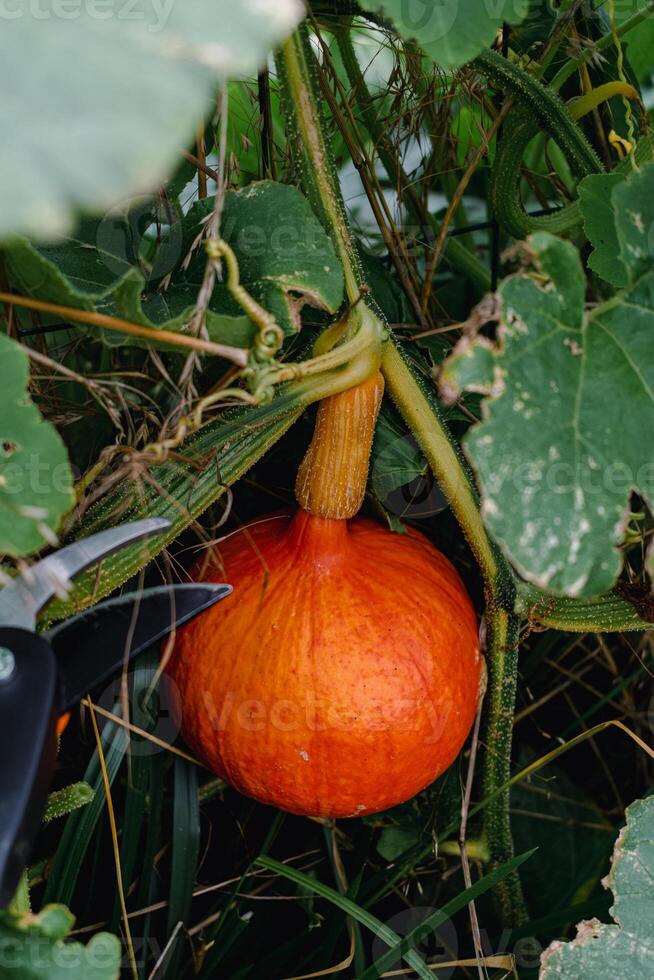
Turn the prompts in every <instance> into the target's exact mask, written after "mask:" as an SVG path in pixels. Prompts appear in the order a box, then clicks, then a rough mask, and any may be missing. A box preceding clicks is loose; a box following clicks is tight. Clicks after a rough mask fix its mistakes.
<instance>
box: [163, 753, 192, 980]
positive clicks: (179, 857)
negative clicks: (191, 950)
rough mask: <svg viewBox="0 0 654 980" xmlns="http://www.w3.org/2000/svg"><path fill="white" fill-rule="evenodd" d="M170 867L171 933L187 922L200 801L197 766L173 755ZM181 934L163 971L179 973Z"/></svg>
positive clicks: (169, 932) (169, 912) (169, 905)
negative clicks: (181, 923) (173, 783)
mask: <svg viewBox="0 0 654 980" xmlns="http://www.w3.org/2000/svg"><path fill="white" fill-rule="evenodd" d="M172 852H173V854H172V868H171V872H170V895H169V898H168V935H169V937H170V936H171V935H172V934H173V932H174V930H175V928H176V927H177V924H178V922H183V923H185V924H186V921H187V919H188V915H189V912H190V911H191V902H192V900H193V886H194V884H195V875H196V870H197V864H198V857H199V854H200V801H199V797H198V767H197V766H196V765H195V764H194V763H192V762H188V761H187V760H186V759H181V758H180V757H179V756H177V757H176V758H175V795H174V802H173V838H172ZM182 948H183V947H182V943H181V942H180V937H179V936H178V937H177V940H176V941H175V942H174V943H173V946H172V948H171V951H170V953H169V957H168V959H167V963H166V971H167V972H168V971H169V972H170V974H171V975H172V976H177V975H179V961H180V956H181V953H182Z"/></svg>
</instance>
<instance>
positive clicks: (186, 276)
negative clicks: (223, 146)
mask: <svg viewBox="0 0 654 980" xmlns="http://www.w3.org/2000/svg"><path fill="white" fill-rule="evenodd" d="M213 205H214V199H213V198H206V199H204V200H202V201H199V202H197V204H196V205H194V207H193V208H191V210H190V212H189V214H188V216H187V217H186V219H185V220H184V221H183V222H182V220H181V219H177V220H173V221H170V223H169V225H168V226H167V231H166V233H165V235H164V236H162V241H161V244H160V245H159V247H158V248H157V249H156V250H155V251H154V253H153V255H152V256H151V257H150V259H149V260H148V261H146V260H145V259H144V258H143V254H142V253H143V251H144V249H145V244H147V243H145V244H144V239H145V236H144V233H143V231H142V230H141V229H142V226H143V225H145V226H146V227H147V226H148V225H150V224H151V223H152V222H153V221H156V220H161V219H162V217H163V216H162V212H161V209H160V208H159V206H158V205H155V204H153V202H152V201H149V200H148V201H145V200H144V201H142V202H140V203H139V204H138V205H137V206H133V207H131V208H129V209H125V210H123V211H117V212H116V213H115V214H114V213H112V214H111V215H108V216H106V217H105V218H103V219H102V220H101V221H94V220H89V219H86V220H85V221H82V222H81V223H80V225H79V227H78V229H77V230H76V233H75V235H73V236H70V237H69V238H66V239H65V240H63V241H61V242H59V243H57V244H56V245H35V244H34V243H32V242H30V241H28V240H27V239H26V238H20V239H17V240H16V241H14V242H13V243H12V245H11V246H10V247H9V248H8V249H7V251H6V259H5V263H6V270H7V275H8V277H9V279H10V282H11V284H12V285H13V287H14V288H15V289H16V290H18V291H19V292H21V293H23V294H25V295H27V296H32V297H34V298H36V299H40V300H46V301H48V302H51V303H56V304H58V305H60V306H72V307H75V308H76V309H83V310H94V309H95V310H97V311H98V312H101V313H105V314H108V315H112V316H117V317H120V318H122V319H125V320H129V321H131V322H132V323H139V324H143V325H144V326H147V327H157V328H159V329H165V330H173V331H180V332H183V331H184V329H185V327H186V326H187V325H188V323H189V321H190V319H191V316H192V314H193V311H194V309H195V303H196V300H197V296H198V292H199V290H200V287H201V284H202V277H203V274H204V266H205V259H206V255H205V252H204V250H203V249H201V248H199V247H198V235H200V234H201V232H202V228H203V220H204V219H205V218H206V217H207V215H208V214H210V213H211V210H212V209H213ZM221 233H222V235H223V236H224V238H225V239H226V241H228V242H229V244H230V245H231V247H232V248H233V250H234V252H235V254H236V258H237V260H238V263H239V269H240V278H241V283H242V285H243V286H245V288H246V289H247V290H248V291H250V292H251V293H252V295H254V296H255V298H256V299H257V300H258V301H259V302H260V303H261V304H262V305H263V306H264V307H266V309H268V310H270V311H271V312H272V313H273V314H274V315H275V316H276V318H277V321H278V322H279V324H280V325H281V326H283V327H284V329H285V330H286V332H287V333H293V332H294V331H295V330H296V329H297V328H298V327H299V324H300V321H299V314H300V310H301V309H302V307H303V306H304V305H305V303H308V304H310V305H311V306H314V307H317V308H319V309H322V310H326V311H328V312H334V311H335V310H336V309H337V308H338V306H339V305H340V302H341V300H342V298H343V272H342V268H341V265H340V263H339V261H338V259H337V257H336V253H335V251H334V246H333V245H332V242H331V239H330V238H329V237H328V235H327V233H326V232H325V231H324V230H323V228H322V226H321V225H320V223H319V222H318V219H317V218H316V217H315V215H314V213H313V211H312V210H311V207H310V206H309V203H308V202H307V200H306V198H305V197H303V195H302V194H301V193H300V191H298V190H297V189H296V188H295V187H289V186H287V185H285V184H278V183H275V182H274V181H270V180H266V181H261V182H259V183H256V184H252V185H250V186H249V187H248V188H247V189H245V190H241V191H230V192H229V193H228V194H227V195H226V197H225V203H224V208H223V213H222V221H221ZM194 245H195V248H193V246H194ZM189 254H190V256H191V257H190V263H189V265H188V268H182V266H183V265H185V262H184V260H185V259H186V258H187V257H188V256H189ZM162 281H165V282H166V288H165V289H164V288H163V286H162ZM90 329H93V330H96V328H90ZM207 330H208V333H209V336H210V338H211V339H212V340H215V341H219V342H222V343H227V344H231V345H233V346H236V347H248V346H249V345H250V343H251V341H252V339H253V336H254V331H255V327H254V325H253V324H252V322H251V321H250V319H249V318H248V317H247V316H246V315H245V314H244V313H243V310H242V309H241V307H240V306H238V304H237V303H236V302H235V301H234V299H233V298H232V296H231V295H230V293H229V291H228V289H227V286H226V285H225V284H224V283H222V282H217V283H216V285H215V288H214V291H213V294H212V296H211V301H210V308H209V310H208V313H207ZM101 336H102V338H103V339H104V340H105V341H106V342H107V343H108V344H112V345H121V346H122V345H124V344H126V343H127V344H132V345H138V346H158V347H161V346H165V345H162V344H161V343H159V342H157V341H155V340H154V339H153V340H152V341H151V340H148V339H144V340H141V339H135V338H133V337H128V336H127V335H126V334H121V333H119V332H114V331H111V332H109V331H103V332H102V334H101Z"/></svg>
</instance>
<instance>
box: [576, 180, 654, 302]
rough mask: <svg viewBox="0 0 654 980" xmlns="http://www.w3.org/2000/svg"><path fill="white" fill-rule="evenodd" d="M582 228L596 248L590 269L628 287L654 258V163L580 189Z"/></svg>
mask: <svg viewBox="0 0 654 980" xmlns="http://www.w3.org/2000/svg"><path fill="white" fill-rule="evenodd" d="M579 201H580V204H581V211H582V214H583V216H584V227H585V229H586V234H587V236H588V240H589V241H590V242H591V244H592V245H593V246H594V250H593V252H592V254H591V255H590V258H589V260H588V265H589V266H590V268H591V269H593V270H594V271H595V272H596V273H597V274H598V275H599V276H601V277H602V278H603V279H606V281H607V282H610V283H611V284H612V285H614V286H620V287H625V286H628V285H630V283H632V282H634V280H635V279H636V278H637V276H638V275H640V274H641V273H642V272H644V271H646V269H647V267H648V266H651V264H652V258H653V256H654V164H652V163H650V164H648V165H647V166H644V167H642V169H640V170H638V171H632V173H631V174H629V176H625V173H624V171H621V172H617V171H614V172H613V173H610V174H592V175H591V176H589V177H586V178H585V179H584V180H583V181H582V182H581V184H580V185H579Z"/></svg>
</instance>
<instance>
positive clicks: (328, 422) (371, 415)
mask: <svg viewBox="0 0 654 980" xmlns="http://www.w3.org/2000/svg"><path fill="white" fill-rule="evenodd" d="M383 394H384V379H383V377H382V374H381V372H380V371H376V372H375V373H374V374H372V375H371V376H370V377H369V378H367V379H366V381H363V382H362V383H361V384H358V385H355V386H354V387H353V388H348V389H347V390H346V391H342V392H340V394H338V395H331V396H330V397H329V398H325V399H323V401H321V403H320V405H319V406H318V416H317V419H316V427H315V430H314V433H313V439H312V440H311V445H310V446H309V448H308V450H307V454H306V456H305V457H304V459H303V460H302V463H301V465H300V468H299V470H298V474H297V480H296V483H295V496H296V497H297V501H298V503H299V504H300V506H301V507H303V508H304V510H306V511H308V512H309V513H310V514H313V515H314V516H316V517H328V518H337V519H339V520H347V519H348V518H350V517H354V515H355V514H356V513H357V512H358V511H359V508H360V507H361V504H362V503H363V498H364V496H365V492H366V481H367V479H368V467H369V465H370V451H371V449H372V440H373V436H374V434H375V424H376V422H377V415H378V414H379V409H380V406H381V401H382V395H383Z"/></svg>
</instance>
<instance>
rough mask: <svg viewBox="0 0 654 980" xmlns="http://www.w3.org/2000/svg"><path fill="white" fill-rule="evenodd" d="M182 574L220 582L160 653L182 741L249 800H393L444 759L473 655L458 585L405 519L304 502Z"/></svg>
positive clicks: (475, 677)
mask: <svg viewBox="0 0 654 980" xmlns="http://www.w3.org/2000/svg"><path fill="white" fill-rule="evenodd" d="M211 558H212V560H211V561H210V562H207V560H206V556H205V558H204V560H203V561H202V562H200V563H198V564H197V565H196V566H195V568H194V569H193V570H192V572H191V576H192V578H194V580H196V581H200V580H203V581H228V582H230V583H231V584H232V585H233V587H234V591H233V593H232V595H230V596H228V597H227V598H226V599H224V600H223V601H222V602H220V603H218V604H217V605H215V606H213V607H212V608H211V609H209V610H207V611H206V612H205V613H203V614H202V615H201V616H199V617H197V618H196V619H195V620H193V621H192V622H190V623H189V624H187V625H186V626H184V627H183V628H182V629H180V631H179V633H178V637H177V639H176V642H175V646H174V649H173V652H172V655H171V658H170V660H169V663H168V665H167V667H166V671H167V674H168V675H169V677H170V679H171V680H172V682H173V683H174V685H176V687H177V691H176V692H175V697H174V698H173V702H174V703H176V704H178V705H179V709H178V710H179V718H178V721H179V724H180V727H181V731H182V734H183V736H184V738H185V740H186V742H187V743H188V744H189V745H190V747H191V748H192V749H193V751H194V752H195V753H196V754H197V756H198V757H199V758H200V759H201V760H202V761H203V762H205V763H206V764H207V765H208V766H209V768H210V769H212V770H213V771H214V772H215V773H217V774H218V775H219V776H221V777H222V778H224V779H225V780H227V782H229V783H230V784H231V785H232V786H234V787H235V788H236V789H238V790H240V791H241V792H243V793H245V794H247V795H248V796H252V797H254V798H255V799H257V800H259V801H260V802H262V803H268V804H272V805H274V806H276V807H279V808H280V809H282V810H287V811H289V812H291V813H297V814H303V815H307V816H319V817H352V816H363V815H365V814H369V813H374V812H376V811H379V810H384V809H387V808H388V807H391V806H394V805H395V804H398V803H401V802H404V801H405V800H407V799H409V798H410V797H412V796H414V795H415V794H416V793H417V792H419V791H420V790H422V789H424V787H425V786H427V785H428V784H429V783H431V782H432V781H433V780H434V779H435V778H436V777H437V776H439V775H440V774H441V773H442V772H443V771H444V770H445V769H447V768H448V766H449V765H450V764H451V763H452V762H453V760H454V759H455V758H456V756H457V754H458V753H459V751H460V750H461V747H462V745H463V743H464V741H465V739H466V737H467V735H468V732H469V731H470V728H471V726H472V722H473V720H474V716H475V712H476V708H477V702H478V695H479V688H480V680H481V673H482V657H481V654H480V650H479V641H478V628H477V621H476V617H475V613H474V610H473V607H472V604H471V602H470V598H469V596H468V594H467V592H466V590H465V587H464V585H463V583H462V582H461V580H460V578H459V576H458V574H457V572H456V571H455V569H454V568H453V566H452V565H451V564H450V562H449V561H448V560H447V559H446V558H445V557H444V556H443V555H442V554H441V553H440V552H439V551H438V550H437V549H436V548H435V547H434V546H433V545H432V544H431V543H430V542H429V541H428V540H427V539H426V538H425V537H423V535H421V534H419V533H418V532H417V531H414V530H412V529H410V530H408V531H407V533H406V534H405V535H399V534H394V533H392V532H390V531H389V530H387V529H385V528H383V527H382V526H381V525H379V524H377V523H376V522H375V521H372V520H369V519H367V518H362V517H357V518H355V519H353V520H350V521H343V520H335V519H326V518H321V517H315V516H312V515H309V514H308V513H306V512H305V511H303V510H299V511H297V512H296V513H295V514H294V515H292V514H286V513H283V514H273V515H270V516H269V517H266V518H262V519H261V520H260V521H258V522H255V523H253V524H251V525H250V526H249V527H247V528H244V529H242V530H240V531H238V532H237V533H235V534H233V535H231V536H230V537H228V538H226V539H225V540H223V541H221V542H220V543H219V544H218V545H216V546H214V549H213V554H212V556H211Z"/></svg>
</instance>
